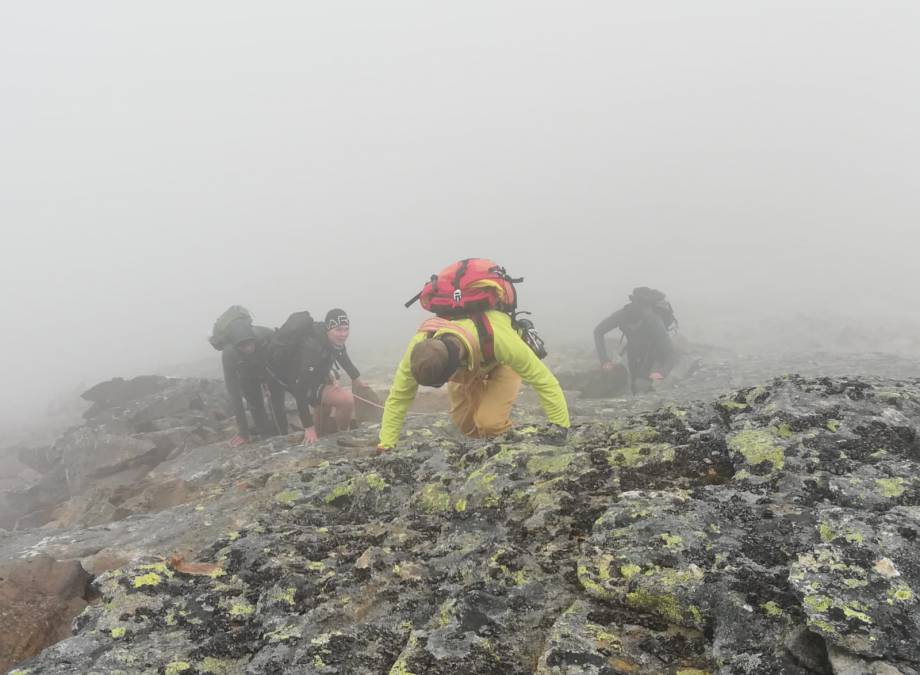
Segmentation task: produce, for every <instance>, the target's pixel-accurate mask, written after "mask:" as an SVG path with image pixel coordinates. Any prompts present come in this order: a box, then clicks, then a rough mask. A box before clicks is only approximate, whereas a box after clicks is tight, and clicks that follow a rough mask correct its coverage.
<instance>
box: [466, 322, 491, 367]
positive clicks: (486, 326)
mask: <svg viewBox="0 0 920 675" xmlns="http://www.w3.org/2000/svg"><path fill="white" fill-rule="evenodd" d="M470 318H472V319H473V324H474V325H475V326H476V334H477V336H478V337H479V350H480V351H481V352H482V362H483V363H492V362H493V361H495V331H494V330H492V323H491V322H490V321H489V317H487V316H486V315H485V314H483V313H479V314H474V315H473V316H472V317H470Z"/></svg>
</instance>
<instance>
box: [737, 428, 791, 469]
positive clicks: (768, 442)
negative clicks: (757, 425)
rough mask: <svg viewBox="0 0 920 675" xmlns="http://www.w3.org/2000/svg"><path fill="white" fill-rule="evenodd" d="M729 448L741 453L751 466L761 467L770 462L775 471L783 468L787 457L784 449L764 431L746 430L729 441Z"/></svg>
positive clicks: (770, 434) (772, 436) (771, 435)
mask: <svg viewBox="0 0 920 675" xmlns="http://www.w3.org/2000/svg"><path fill="white" fill-rule="evenodd" d="M728 447H729V448H731V449H732V450H734V451H735V452H738V453H740V454H741V455H742V456H743V457H744V460H745V461H746V462H747V463H748V464H749V465H751V466H760V465H761V464H763V463H764V462H768V463H769V464H770V465H771V466H772V468H773V470H774V471H778V470H780V469H782V468H783V466H784V464H785V457H784V454H783V449H782V448H780V447H778V446H777V445H776V438H775V437H774V435H773V434H772V433H770V432H769V431H765V430H763V429H746V430H745V431H740V432H738V433H737V434H735V435H734V436H732V437H730V438H729V440H728Z"/></svg>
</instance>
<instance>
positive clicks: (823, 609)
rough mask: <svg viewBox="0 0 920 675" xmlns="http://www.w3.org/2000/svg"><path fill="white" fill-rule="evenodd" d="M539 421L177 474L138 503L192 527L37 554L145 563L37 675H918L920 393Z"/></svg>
mask: <svg viewBox="0 0 920 675" xmlns="http://www.w3.org/2000/svg"><path fill="white" fill-rule="evenodd" d="M539 419H541V418H540V415H539V412H535V411H534V410H531V409H524V410H519V411H518V420H519V422H520V424H519V426H517V427H516V428H515V429H513V430H512V431H511V432H509V433H508V434H506V435H504V436H502V437H499V438H497V439H492V440H470V439H466V438H463V437H460V436H459V435H458V434H457V433H456V431H455V430H453V429H452V426H451V425H450V423H449V421H448V420H447V418H446V416H445V415H444V414H443V413H442V414H415V415H412V416H411V417H410V418H409V420H408V422H407V427H406V431H405V434H404V440H403V442H402V443H401V444H400V445H399V447H398V448H397V449H395V450H393V451H392V452H388V453H385V454H383V455H377V454H376V453H374V451H373V448H372V447H367V446H363V447H362V445H361V443H360V442H358V436H357V435H352V436H348V435H346V436H333V437H329V438H328V439H325V440H323V441H322V442H321V443H319V444H317V445H315V446H312V447H310V448H308V449H304V448H298V447H293V446H289V445H288V444H287V443H286V442H285V441H284V440H283V439H276V440H275V441H271V442H268V443H264V444H260V445H255V446H250V447H248V448H244V449H241V450H238V451H235V452H228V450H227V448H226V446H218V445H209V446H204V447H201V448H194V449H191V450H188V451H187V452H184V453H182V454H180V455H178V456H175V457H173V458H171V459H169V460H168V461H167V462H164V463H162V464H161V465H160V466H158V467H157V468H156V469H155V470H154V471H153V472H151V473H150V474H149V475H148V476H147V478H146V479H145V480H148V479H149V480H153V479H155V480H156V481H157V482H158V483H165V482H166V481H171V482H172V485H174V486H175V490H176V491H177V493H183V492H184V491H187V493H186V497H192V496H194V499H193V500H192V501H189V502H187V503H180V504H177V505H175V506H172V507H171V508H169V507H168V508H165V509H164V510H162V511H160V512H159V513H155V514H150V515H147V516H144V517H138V516H134V517H130V518H126V519H125V520H123V521H119V522H118V523H114V524H112V525H111V531H110V532H106V533H104V534H103V533H101V532H99V531H98V530H99V528H90V529H87V530H83V531H80V532H77V533H71V534H69V535H68V536H67V537H66V538H65V537H61V538H59V539H57V540H56V541H39V540H37V539H30V540H29V541H31V542H32V543H31V548H30V551H33V552H34V551H36V550H48V551H51V550H58V551H64V550H66V551H69V552H70V553H71V554H78V553H79V554H80V555H81V556H86V557H87V558H89V559H93V560H94V562H98V563H99V569H100V570H101V569H103V568H104V567H106V566H107V565H108V564H110V561H112V560H116V559H118V557H122V558H123V559H125V560H130V562H129V563H128V564H127V565H125V566H123V567H120V568H118V569H111V570H109V571H107V572H105V573H103V574H101V575H100V576H98V577H97V578H96V580H95V581H94V589H95V592H97V593H98V594H99V595H100V596H101V598H100V599H101V602H99V603H98V604H95V605H93V606H91V607H88V608H87V609H86V610H85V611H84V612H83V613H82V614H81V615H80V617H79V618H78V620H77V621H76V627H77V629H76V633H75V635H74V636H73V637H71V638H69V639H67V640H64V641H63V642H61V643H59V644H56V645H54V646H53V647H51V648H49V649H47V650H45V651H44V652H43V653H42V654H40V655H39V656H37V657H35V658H34V659H32V660H30V661H28V662H26V663H24V664H23V665H22V666H21V667H22V668H23V669H29V670H32V671H35V672H74V673H76V672H112V671H118V670H121V671H128V672H131V671H132V670H133V671H139V672H173V673H180V672H189V673H193V672H223V673H261V672H278V673H314V674H316V675H325V674H328V673H338V672H360V673H393V674H396V675H407V674H408V673H430V674H432V675H438V674H446V673H450V674H452V675H453V674H455V673H460V672H462V673H472V674H477V673H478V674H486V673H489V674H493V673H509V674H518V673H521V674H523V673H533V672H539V673H541V675H562V674H571V675H574V674H575V673H596V674H597V675H601V674H602V673H603V674H605V675H607V674H609V673H643V674H648V675H650V674H652V673H668V674H669V675H676V674H677V673H681V674H683V675H700V674H701V673H714V672H719V673H745V674H748V675H766V674H767V673H791V674H793V675H805V674H806V673H821V674H828V675H829V674H831V673H836V674H837V675H839V674H840V673H850V672H853V673H856V672H866V673H897V672H899V673H902V674H909V673H914V672H917V671H918V670H920V653H918V652H917V644H918V641H917V640H916V639H915V638H916V635H917V634H918V632H920V623H918V603H920V600H918V598H917V593H918V592H920V567H918V564H917V561H918V560H920V519H918V509H920V489H918V479H917V478H916V476H917V475H918V468H920V445H918V438H920V436H918V430H920V383H918V382H915V381H901V382H897V381H887V380H866V379H854V378H818V379H806V378H800V377H783V378H779V379H776V380H773V381H771V382H769V383H767V384H765V385H763V386H758V387H750V388H745V389H741V390H739V391H736V392H735V393H733V394H731V395H727V396H722V397H720V398H718V399H716V400H714V401H712V402H709V403H691V404H687V405H674V404H671V405H667V406H664V407H660V408H658V409H655V410H651V411H648V412H643V413H639V414H636V415H632V416H614V415H609V416H605V417H601V418H600V419H594V420H591V421H588V420H586V419H584V418H581V419H576V422H577V424H576V428H575V429H574V430H573V431H572V432H571V433H570V434H569V436H568V438H567V439H563V438H561V437H560V435H559V434H558V433H557V432H556V431H555V430H554V429H552V428H550V427H547V426H544V425H542V424H534V422H535V421H536V420H539ZM370 443H371V444H372V440H371V441H370ZM180 481H184V482H180ZM186 497H181V496H180V497H178V498H177V499H179V500H180V501H181V500H182V499H185V498H186ZM165 499H166V502H164V504H166V503H168V500H169V498H168V497H166V498H165ZM127 501H130V500H126V502H125V503H127ZM27 534H28V536H33V535H32V534H31V533H27ZM116 534H117V536H116ZM23 536H26V534H24V535H23ZM104 537H108V539H106V538H104ZM3 545H4V544H3V540H2V539H0V550H2V547H3ZM176 552H178V553H179V554H180V556H181V558H182V559H180V557H178V556H173V555H172V554H173V553H176ZM102 554H105V556H107V557H103V555H102ZM143 554H146V555H147V556H149V557H144V555H143ZM151 554H152V555H151ZM96 556H99V557H96ZM94 569H95V566H94Z"/></svg>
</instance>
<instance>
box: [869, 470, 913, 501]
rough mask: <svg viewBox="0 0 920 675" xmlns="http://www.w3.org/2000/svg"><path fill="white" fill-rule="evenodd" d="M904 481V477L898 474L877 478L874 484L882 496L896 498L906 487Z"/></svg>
mask: <svg viewBox="0 0 920 675" xmlns="http://www.w3.org/2000/svg"><path fill="white" fill-rule="evenodd" d="M904 483H905V481H904V479H903V478H901V477H900V476H898V477H895V478H879V479H877V480H876V481H875V486H876V489H877V491H878V493H879V494H880V495H881V496H882V497H888V498H889V499H897V498H898V497H900V496H901V495H903V494H904V491H905V490H906V489H907V488H906V487H905V486H904Z"/></svg>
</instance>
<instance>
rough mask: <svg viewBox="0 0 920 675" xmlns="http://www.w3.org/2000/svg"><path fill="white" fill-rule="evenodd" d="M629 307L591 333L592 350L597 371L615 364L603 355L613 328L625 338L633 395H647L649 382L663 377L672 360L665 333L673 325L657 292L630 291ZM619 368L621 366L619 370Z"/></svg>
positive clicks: (671, 314)
mask: <svg viewBox="0 0 920 675" xmlns="http://www.w3.org/2000/svg"><path fill="white" fill-rule="evenodd" d="M629 300H630V301H629V303H628V304H627V305H625V306H624V307H623V308H622V309H619V310H617V311H616V312H614V313H613V314H611V315H610V316H608V317H607V318H606V319H604V320H603V321H601V322H600V323H599V324H598V325H597V328H595V329H594V346H595V348H596V349H597V357H598V358H599V359H600V362H601V368H603V369H604V370H610V371H612V370H614V369H615V368H617V364H616V363H614V361H613V360H612V359H611V358H610V357H609V356H608V354H607V344H606V339H605V338H606V335H607V333H609V332H610V331H612V330H615V329H617V328H619V329H620V331H621V332H622V333H623V337H625V338H626V362H627V365H628V367H629V382H630V388H631V389H632V393H633V394H640V393H645V392H647V391H650V390H651V388H652V382H653V381H656V380H661V379H663V378H664V377H667V375H668V373H670V372H671V370H672V369H673V367H674V364H675V361H676V358H675V353H674V346H673V344H672V343H671V337H670V335H669V334H668V330H669V329H670V328H671V327H672V326H676V325H677V319H676V318H675V317H674V310H673V309H672V307H671V303H670V302H668V300H667V298H666V296H665V294H664V293H662V292H661V291H658V290H655V289H654V288H648V287H647V286H640V287H638V288H635V289H633V292H632V294H631V295H630V296H629ZM620 367H621V368H622V366H620Z"/></svg>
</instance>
